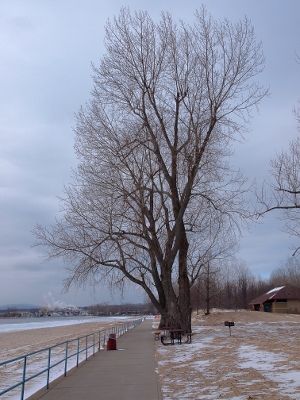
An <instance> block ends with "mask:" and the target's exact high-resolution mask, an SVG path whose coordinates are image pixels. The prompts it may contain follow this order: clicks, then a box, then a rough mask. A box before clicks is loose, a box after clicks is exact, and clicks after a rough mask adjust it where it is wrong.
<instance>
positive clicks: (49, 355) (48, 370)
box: [46, 347, 51, 389]
mask: <svg viewBox="0 0 300 400" xmlns="http://www.w3.org/2000/svg"><path fill="white" fill-rule="evenodd" d="M50 367H51V347H49V349H48V369H47V383H46V388H47V389H49V379H50Z"/></svg>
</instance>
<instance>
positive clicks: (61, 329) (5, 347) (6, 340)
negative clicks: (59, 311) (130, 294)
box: [0, 321, 123, 362]
mask: <svg viewBox="0 0 300 400" xmlns="http://www.w3.org/2000/svg"><path fill="white" fill-rule="evenodd" d="M122 322H123V321H122ZM115 325H118V322H116V321H112V322H103V321H102V322H101V321H99V322H87V323H84V324H74V325H66V326H57V327H53V328H39V329H28V330H23V331H16V332H5V333H0V362H1V361H6V360H9V359H11V358H14V357H19V356H22V355H24V354H27V353H30V352H32V351H36V350H40V349H43V348H46V347H49V346H52V345H54V344H57V343H61V342H64V341H66V340H71V339H75V338H78V337H80V336H84V335H87V334H90V333H93V332H98V331H99V330H102V329H106V328H109V327H110V326H115Z"/></svg>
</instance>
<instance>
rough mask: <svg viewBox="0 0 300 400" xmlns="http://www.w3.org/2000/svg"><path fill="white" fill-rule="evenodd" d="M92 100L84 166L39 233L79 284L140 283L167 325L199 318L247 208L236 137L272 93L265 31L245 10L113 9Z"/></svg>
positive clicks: (82, 145)
mask: <svg viewBox="0 0 300 400" xmlns="http://www.w3.org/2000/svg"><path fill="white" fill-rule="evenodd" d="M105 46H106V53H105V54H104V55H103V56H102V59H101V62H100V65H99V66H93V81H94V88H93V91H92V93H91V100H90V102H89V103H88V104H87V105H86V107H84V108H81V109H80V111H79V112H78V114H77V125H76V128H75V133H76V142H75V150H76V153H77V156H78V158H79V161H80V163H79V166H78V168H77V169H76V171H74V174H73V183H72V184H71V185H70V186H69V187H66V189H65V197H64V198H63V199H61V203H62V212H63V213H62V217H61V219H60V220H57V221H56V223H55V225H54V226H52V227H51V228H47V227H46V228H45V227H42V226H40V225H37V226H36V228H35V235H36V237H37V242H36V244H37V245H44V246H47V247H48V250H49V252H48V256H49V258H50V259H51V258H55V257H64V259H65V262H66V265H67V269H68V272H69V277H68V279H67V280H66V282H65V287H66V289H68V288H69V286H70V285H71V284H73V283H74V284H76V285H85V284H87V283H88V284H95V283H98V282H100V281H101V282H102V283H106V284H109V285H110V286H111V287H119V288H120V287H121V288H122V286H123V285H124V283H125V282H126V280H129V281H131V282H133V283H135V284H137V285H139V286H140V287H141V288H142V289H143V290H144V291H145V292H146V293H147V295H148V296H149V298H150V300H151V301H152V303H153V304H154V305H155V307H156V308H157V309H158V311H159V312H160V313H161V315H162V325H163V324H166V325H168V326H176V327H181V328H183V329H185V330H190V317H191V307H190V288H191V287H192V285H193V284H194V283H195V281H196V280H197V278H198V276H199V273H200V271H201V268H202V267H203V266H204V265H207V263H208V262H210V261H212V260H214V259H220V258H227V257H230V256H232V255H233V254H234V252H235V251H236V247H237V236H236V235H237V234H238V231H239V228H240V225H241V223H243V222H244V221H246V220H247V219H248V218H250V213H249V211H248V209H247V204H246V202H245V199H244V196H243V195H244V193H245V191H246V187H245V181H246V180H245V178H244V177H243V175H242V173H241V172H240V171H239V170H234V169H232V168H231V167H230V164H229V158H230V156H231V155H232V151H231V144H232V142H233V141H234V140H236V139H241V138H242V134H243V133H245V131H246V126H247V123H248V119H249V112H250V111H251V109H252V108H253V106H254V107H255V106H256V105H257V104H258V103H259V101H260V100H261V99H262V98H263V97H264V96H265V95H266V93H267V91H266V90H265V89H263V88H262V87H261V86H260V85H259V83H258V82H257V81H256V80H255V79H256V77H257V75H258V74H259V73H260V72H261V71H262V70H263V67H264V56H263V53H262V47H261V43H257V42H256V38H255V34H254V30H253V27H252V26H251V23H250V21H249V20H248V19H247V18H245V19H244V20H243V21H240V22H238V23H236V24H233V23H230V22H229V21H228V20H224V21H217V20H214V19H213V18H212V17H211V16H210V15H208V14H207V12H206V10H205V9H204V8H201V9H200V10H199V11H197V12H196V13H195V22H194V24H193V25H187V24H185V23H184V22H182V21H180V22H178V23H176V22H174V21H173V19H172V17H171V15H170V14H169V13H162V14H161V19H160V21H158V22H155V21H153V20H152V19H151V17H150V16H149V14H148V13H147V12H143V11H139V12H135V13H131V12H130V11H129V10H128V9H126V8H123V9H121V11H120V14H119V15H118V16H116V17H114V18H113V20H112V21H108V22H107V25H106V36H105Z"/></svg>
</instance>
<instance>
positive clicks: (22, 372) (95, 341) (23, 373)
mask: <svg viewBox="0 0 300 400" xmlns="http://www.w3.org/2000/svg"><path fill="white" fill-rule="evenodd" d="M143 320H144V318H139V319H136V320H133V321H127V322H124V323H122V324H118V325H116V326H112V327H110V328H107V329H102V330H100V331H97V332H94V333H90V334H88V335H85V336H81V337H78V338H76V339H72V340H67V341H65V342H61V343H58V344H56V345H53V346H50V347H47V348H44V349H41V350H37V351H34V352H31V353H28V354H25V355H24V356H20V357H16V358H13V359H11V360H8V361H3V362H1V363H0V379H2V377H4V378H5V377H7V376H8V375H9V376H10V380H12V379H11V376H12V374H14V375H16V376H17V375H19V376H20V380H19V381H18V379H19V378H17V377H16V376H15V380H17V382H15V383H14V384H13V385H11V386H10V387H7V388H5V389H3V386H4V384H3V383H2V384H1V382H0V397H1V396H2V395H4V394H5V393H8V392H10V391H12V390H13V389H16V388H18V387H20V390H21V393H20V399H21V400H24V395H25V385H26V383H27V382H29V381H32V380H33V379H35V378H37V377H38V376H40V375H42V374H45V375H46V388H47V389H49V384H50V382H51V381H52V379H51V374H50V373H51V370H53V369H54V368H56V367H58V366H60V368H61V370H60V372H59V376H61V375H64V376H66V375H67V371H68V370H70V369H71V368H73V367H75V366H76V367H77V368H78V365H79V363H80V362H82V361H84V360H87V359H88V357H90V356H91V355H94V354H95V349H96V348H97V351H100V349H101V348H102V349H104V347H105V344H106V340H107V338H108V337H109V335H110V334H111V333H114V334H116V337H118V336H120V335H123V334H124V333H125V332H127V331H128V330H129V329H132V328H134V327H135V326H137V325H139V324H140V323H141V322H142V321H143ZM81 354H82V355H83V359H80V355H81ZM71 359H73V365H72V366H70V363H69V364H68V361H70V360H71ZM74 361H75V362H74ZM29 362H31V363H29ZM37 369H39V370H38V372H36V370H37ZM12 370H13V372H11V371H12ZM31 370H32V371H31ZM56 377H57V376H56ZM42 387H44V386H42ZM37 390H38V389H37Z"/></svg>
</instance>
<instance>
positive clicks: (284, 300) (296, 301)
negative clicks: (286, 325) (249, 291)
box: [249, 285, 300, 314]
mask: <svg viewBox="0 0 300 400" xmlns="http://www.w3.org/2000/svg"><path fill="white" fill-rule="evenodd" d="M249 305H250V306H251V308H252V310H253V311H265V312H273V313H287V314H300V288H298V287H296V286H292V285H284V286H280V287H276V288H274V289H271V290H269V291H268V292H267V293H265V294H263V295H261V296H259V297H257V298H256V299H254V300H252V301H251V302H250V303H249Z"/></svg>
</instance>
